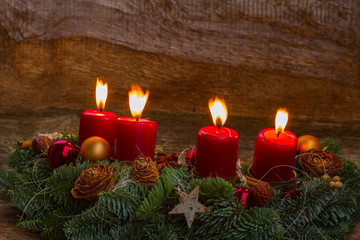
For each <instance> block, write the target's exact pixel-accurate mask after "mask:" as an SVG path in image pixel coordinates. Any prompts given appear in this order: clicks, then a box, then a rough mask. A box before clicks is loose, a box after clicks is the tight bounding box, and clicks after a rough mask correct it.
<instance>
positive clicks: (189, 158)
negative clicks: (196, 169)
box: [186, 149, 196, 166]
mask: <svg viewBox="0 0 360 240" xmlns="http://www.w3.org/2000/svg"><path fill="white" fill-rule="evenodd" d="M195 159H196V150H195V149H193V150H191V151H190V152H188V154H187V155H186V164H187V165H190V166H195Z"/></svg>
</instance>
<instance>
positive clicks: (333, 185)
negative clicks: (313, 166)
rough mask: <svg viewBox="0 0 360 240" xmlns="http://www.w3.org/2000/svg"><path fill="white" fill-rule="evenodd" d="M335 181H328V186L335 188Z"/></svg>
mask: <svg viewBox="0 0 360 240" xmlns="http://www.w3.org/2000/svg"><path fill="white" fill-rule="evenodd" d="M335 184H336V183H335V182H333V181H331V182H330V183H329V187H330V188H331V189H334V188H335Z"/></svg>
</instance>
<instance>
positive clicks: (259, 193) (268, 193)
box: [249, 182, 274, 207]
mask: <svg viewBox="0 0 360 240" xmlns="http://www.w3.org/2000/svg"><path fill="white" fill-rule="evenodd" d="M273 195H274V193H273V189H272V187H271V186H270V184H269V183H266V182H258V183H256V184H255V185H254V186H252V187H251V188H250V191H249V197H250V199H249V200H250V201H249V206H250V207H254V206H257V207H262V206H264V205H265V204H267V203H268V202H269V201H270V200H271V198H272V197H273Z"/></svg>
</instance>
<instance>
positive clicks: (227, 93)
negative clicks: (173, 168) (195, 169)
mask: <svg viewBox="0 0 360 240" xmlns="http://www.w3.org/2000/svg"><path fill="white" fill-rule="evenodd" d="M359 22H360V21H359V2H358V1H340V0H331V1H322V0H312V1H310V0H304V1H291V2H290V1H270V0H268V1H265V0H264V1H260V0H254V1H248V0H244V1H190V0H189V1H186V0H182V1H171V0H167V1H160V0H153V1H109V0H97V1H56V0H53V1H45V2H44V1H40V0H31V1H20V0H15V1H13V0H5V1H3V4H1V6H0V23H1V26H2V28H1V30H0V36H1V38H0V39H1V43H2V44H1V46H0V53H1V60H0V70H1V71H0V79H1V81H0V91H1V92H0V93H1V96H0V100H1V104H2V105H3V106H2V107H1V110H0V111H3V112H4V111H13V110H15V109H17V110H18V109H23V110H27V109H32V110H34V111H35V112H39V111H43V112H44V111H47V110H48V109H49V108H52V109H54V108H76V109H88V108H93V107H94V106H95V104H94V93H93V92H94V82H95V79H96V77H97V76H100V77H101V78H103V79H104V80H105V81H107V82H109V86H110V96H109V100H108V103H107V109H108V110H113V111H116V110H120V111H127V108H128V107H127V100H126V98H127V90H128V89H129V88H130V85H131V84H132V83H139V84H140V85H141V86H142V87H144V88H148V89H150V92H151V94H150V100H149V104H148V107H147V109H148V110H168V111H177V112H196V113H206V112H207V111H208V110H207V100H208V99H209V98H210V97H213V96H214V95H219V96H220V97H223V98H224V99H225V100H226V101H227V103H228V107H229V112H230V114H231V115H242V116H269V115H273V114H274V112H275V111H276V109H277V108H278V107H280V106H283V107H287V108H288V109H289V110H290V111H291V114H292V116H293V117H297V118H298V117H302V118H312V119H313V118H315V119H345V120H359V119H360V112H359V110H358V109H360V81H359V25H360V24H359ZM39 90H41V91H39Z"/></svg>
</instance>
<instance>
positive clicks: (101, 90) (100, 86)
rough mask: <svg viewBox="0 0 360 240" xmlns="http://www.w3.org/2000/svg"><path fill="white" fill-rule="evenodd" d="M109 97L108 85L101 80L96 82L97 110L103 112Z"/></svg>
mask: <svg viewBox="0 0 360 240" xmlns="http://www.w3.org/2000/svg"><path fill="white" fill-rule="evenodd" d="M107 95H108V85H107V83H105V84H104V83H103V81H102V80H101V79H99V78H97V80H96V105H97V108H98V109H100V110H103V109H104V108H105V102H106V98H107Z"/></svg>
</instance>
